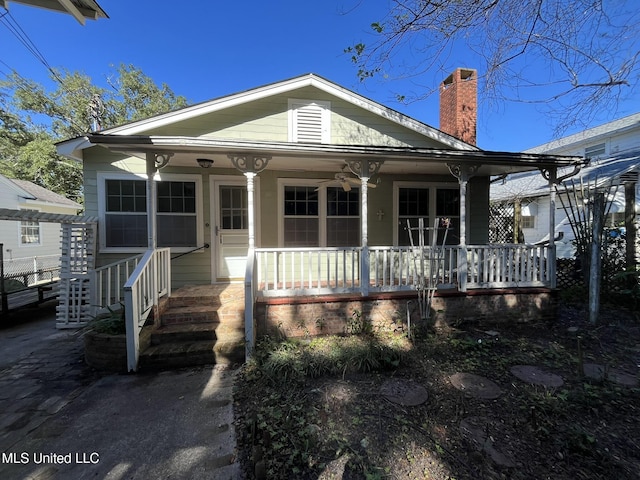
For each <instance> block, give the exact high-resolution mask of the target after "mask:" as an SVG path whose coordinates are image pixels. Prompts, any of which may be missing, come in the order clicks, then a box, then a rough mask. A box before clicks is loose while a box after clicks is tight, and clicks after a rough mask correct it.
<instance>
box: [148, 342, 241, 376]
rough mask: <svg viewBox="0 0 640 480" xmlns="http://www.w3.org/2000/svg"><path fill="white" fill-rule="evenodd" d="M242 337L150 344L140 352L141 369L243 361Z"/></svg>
mask: <svg viewBox="0 0 640 480" xmlns="http://www.w3.org/2000/svg"><path fill="white" fill-rule="evenodd" d="M244 348H245V347H244V337H242V338H240V339H238V340H236V341H225V342H222V341H219V340H198V341H188V342H183V341H180V342H171V343H162V344H160V345H152V346H150V347H149V348H147V349H146V350H145V351H144V352H142V353H141V354H140V361H139V365H140V368H141V369H148V370H153V369H166V368H179V367H189V366H195V365H210V364H232V363H242V362H244V354H245V351H244Z"/></svg>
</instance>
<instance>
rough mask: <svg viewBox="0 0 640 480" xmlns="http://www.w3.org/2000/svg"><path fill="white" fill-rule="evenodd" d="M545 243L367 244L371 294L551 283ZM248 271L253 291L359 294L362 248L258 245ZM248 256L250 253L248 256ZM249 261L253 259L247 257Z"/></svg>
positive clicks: (277, 293) (268, 293)
mask: <svg viewBox="0 0 640 480" xmlns="http://www.w3.org/2000/svg"><path fill="white" fill-rule="evenodd" d="M549 249H550V247H549V246H534V245H522V244H504V245H467V246H457V245H452V246H444V247H433V248H432V247H425V248H424V250H422V251H421V250H420V249H419V248H412V247H369V248H368V252H369V253H368V255H369V257H368V260H369V261H368V265H369V272H368V277H369V282H368V284H367V285H366V287H367V288H368V291H371V292H391V291H399V290H415V289H418V288H428V287H435V286H442V285H451V286H454V285H455V286H456V287H457V288H458V290H459V291H466V290H467V289H479V288H515V287H549V286H550V285H551V275H552V270H551V269H552V265H551V263H550V262H549V261H548V259H549V258H550V256H549V253H550V252H549ZM254 255H255V265H252V267H255V269H256V271H255V272H254V273H253V274H252V278H254V282H255V285H256V295H261V296H265V297H269V296H293V295H297V296H299V295H323V294H336V293H358V292H361V291H362V288H363V287H364V286H365V285H363V283H362V282H361V281H360V277H361V273H360V272H362V270H361V265H360V262H361V261H362V260H363V255H362V249H361V248H356V247H348V248H257V249H255V252H254ZM250 257H251V255H250ZM250 261H252V259H250Z"/></svg>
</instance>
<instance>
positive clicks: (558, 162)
mask: <svg viewBox="0 0 640 480" xmlns="http://www.w3.org/2000/svg"><path fill="white" fill-rule="evenodd" d="M87 139H88V140H89V141H90V142H92V144H94V145H104V146H106V147H107V148H109V147H111V146H116V147H117V148H120V149H125V148H128V147H129V148H134V149H139V150H140V151H147V150H154V149H156V148H159V147H162V148H165V149H173V150H174V151H176V150H180V149H184V150H185V151H186V150H188V149H198V148H202V149H214V148H216V149H227V150H233V151H260V152H265V153H267V152H268V153H282V154H287V153H309V154H325V155H326V154H332V155H377V156H387V157H396V158H402V157H411V156H413V157H415V158H418V157H423V158H424V157H428V158H432V159H442V160H450V161H462V162H476V163H484V164H487V165H495V164H508V162H510V161H513V164H518V165H519V164H531V165H535V166H538V165H541V166H558V167H561V166H566V165H575V164H577V163H581V162H583V159H582V158H581V157H576V156H567V155H550V154H533V153H511V152H491V151H485V150H447V149H432V148H412V147H375V146H374V147H370V146H362V145H332V144H292V143H268V142H237V141H228V140H217V139H210V138H200V137H166V136H162V137H159V136H158V137H154V136H143V135H137V136H126V137H125V136H122V135H104V134H95V135H88V137H87Z"/></svg>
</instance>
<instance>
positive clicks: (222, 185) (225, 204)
mask: <svg viewBox="0 0 640 480" xmlns="http://www.w3.org/2000/svg"><path fill="white" fill-rule="evenodd" d="M211 203H212V205H211V212H212V215H211V217H212V220H213V224H214V225H213V232H212V240H213V242H212V243H213V249H214V251H213V252H212V255H213V260H214V262H215V266H214V270H213V271H214V272H215V276H216V278H215V279H214V281H229V280H242V279H243V278H244V272H245V268H246V263H247V249H248V248H249V230H248V228H249V223H248V222H249V219H248V215H247V185H246V180H245V179H244V177H241V178H238V179H231V178H230V179H224V180H222V179H219V178H218V179H215V180H213V188H212V202H211Z"/></svg>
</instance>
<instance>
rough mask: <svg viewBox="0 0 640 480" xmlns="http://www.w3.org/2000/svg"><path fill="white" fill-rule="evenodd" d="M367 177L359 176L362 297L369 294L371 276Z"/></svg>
mask: <svg viewBox="0 0 640 480" xmlns="http://www.w3.org/2000/svg"><path fill="white" fill-rule="evenodd" d="M368 182H369V177H360V207H361V208H360V210H361V211H360V232H361V236H362V239H361V243H362V253H361V255H362V261H361V262H360V292H361V294H362V296H363V297H366V296H367V295H369V283H370V282H369V278H370V276H371V259H370V258H369V226H368V223H369V221H368V220H369V217H368V208H367V203H368V198H367V194H368V192H367V187H368V185H367V183H368Z"/></svg>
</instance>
